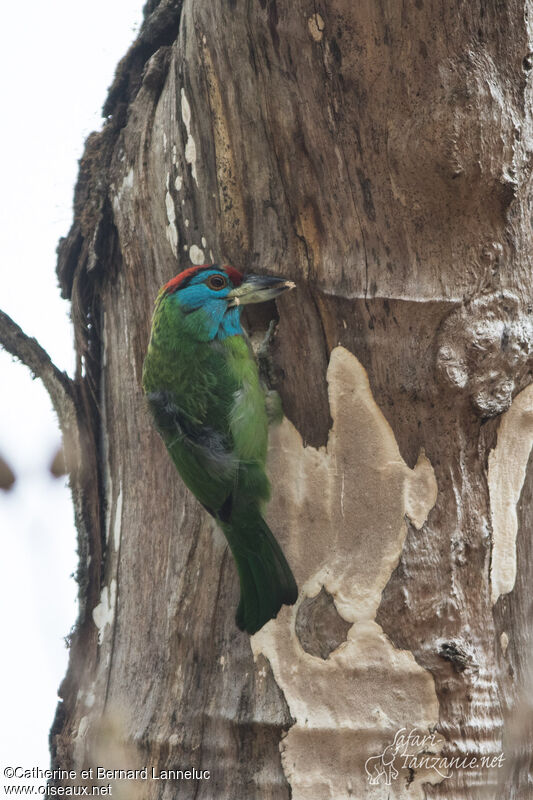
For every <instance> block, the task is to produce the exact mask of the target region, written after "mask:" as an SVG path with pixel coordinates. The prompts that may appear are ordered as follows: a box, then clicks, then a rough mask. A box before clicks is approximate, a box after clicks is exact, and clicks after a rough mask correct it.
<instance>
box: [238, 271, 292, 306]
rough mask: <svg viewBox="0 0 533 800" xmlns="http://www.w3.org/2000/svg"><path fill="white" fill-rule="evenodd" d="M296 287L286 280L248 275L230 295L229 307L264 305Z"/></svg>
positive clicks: (268, 276)
mask: <svg viewBox="0 0 533 800" xmlns="http://www.w3.org/2000/svg"><path fill="white" fill-rule="evenodd" d="M295 286H296V284H295V283H293V282H292V281H287V280H285V278H274V277H271V276H270V275H247V276H246V277H245V279H244V280H243V282H242V283H241V285H240V286H237V288H236V289H232V290H231V292H229V293H228V295H227V298H228V300H229V303H228V305H229V306H230V307H231V306H241V305H242V306H244V305H248V303H263V302H264V301H265V300H272V299H273V298H274V297H277V296H278V295H280V294H281V293H282V292H286V291H287V290H288V289H294V287H295Z"/></svg>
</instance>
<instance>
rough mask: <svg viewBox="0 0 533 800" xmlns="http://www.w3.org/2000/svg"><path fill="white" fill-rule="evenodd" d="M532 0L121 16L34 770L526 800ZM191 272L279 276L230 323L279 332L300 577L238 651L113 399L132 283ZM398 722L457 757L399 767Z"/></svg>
mask: <svg viewBox="0 0 533 800" xmlns="http://www.w3.org/2000/svg"><path fill="white" fill-rule="evenodd" d="M530 11H531V3H530V2H524V1H522V2H520V0H503V2H496V1H495V0H494V1H488V0H476V1H474V2H461V0H458V2H454V3H448V4H446V3H444V4H443V3H440V2H436V0H416V1H415V2H414V3H403V2H402V3H399V2H397V3H388V2H384V1H383V0H379V2H367V1H364V2H359V3H352V2H348V1H347V0H329V1H328V0H323V2H321V3H317V2H315V0H313V2H311V1H310V0H294V2H288V0H258V1H257V0H247V2H245V1H244V0H226V2H223V1H222V0H209V2H204V0H196V2H193V0H185V2H183V3H181V2H180V0H161V1H160V2H157V0H151V2H149V3H148V4H147V6H146V9H145V21H144V24H143V27H142V29H141V32H140V35H139V38H138V40H137V42H136V43H135V44H134V45H133V46H132V48H131V50H130V51H129V53H128V54H127V55H126V56H125V58H124V59H123V61H122V62H121V64H120V65H119V68H118V71H117V76H116V79H115V81H114V84H113V86H112V88H111V90H110V94H109V98H108V100H107V103H106V106H105V113H106V115H107V122H106V124H105V126H104V128H103V130H102V132H100V133H97V134H93V135H92V136H91V137H90V138H89V140H88V142H87V147H86V151H85V155H84V157H83V159H82V162H81V166H80V176H79V181H78V185H77V189H76V197H75V209H74V222H73V226H72V230H71V232H70V234H69V236H68V237H67V238H66V239H65V240H64V241H62V243H61V245H60V249H59V262H58V271H59V276H60V281H61V286H62V290H63V293H64V295H65V296H67V297H70V298H71V299H72V304H73V305H72V307H73V315H74V319H75V325H76V338H77V348H78V355H79V369H78V375H77V377H76V381H75V387H76V395H75V396H76V402H77V408H78V415H79V417H80V419H81V421H82V424H83V431H84V434H83V437H82V440H83V442H84V445H83V453H82V462H83V463H85V465H86V468H85V470H82V471H81V472H80V473H79V474H78V479H79V481H80V489H79V492H78V498H81V500H82V501H83V503H82V505H83V504H84V505H83V508H84V509H85V510H83V509H82V510H81V511H80V513H79V515H78V516H79V518H80V519H82V520H83V525H82V526H81V528H80V538H81V546H80V556H81V562H80V581H81V583H80V587H81V588H80V595H81V599H82V601H83V602H82V607H81V613H80V619H79V623H78V626H77V630H76V632H75V634H74V636H73V640H72V646H71V656H70V666H69V670H68V674H67V676H66V679H65V681H64V683H63V685H62V687H61V698H62V700H61V702H60V704H59V707H58V712H57V717H56V720H55V723H54V726H53V729H52V732H51V746H52V753H53V762H54V765H55V766H56V767H61V768H64V769H65V768H75V769H78V770H79V769H80V768H82V767H90V766H92V767H94V766H103V767H107V768H111V769H118V768H127V767H128V768H136V767H137V768H140V767H147V768H148V770H149V773H150V771H151V770H152V768H153V769H155V770H156V772H157V771H161V770H164V769H187V768H189V769H193V768H194V769H196V770H209V773H210V777H209V779H206V778H205V777H204V778H201V779H199V778H195V779H191V780H180V781H179V782H177V783H174V782H172V781H164V780H162V781H156V780H151V779H149V780H146V781H143V780H140V781H137V782H135V783H134V782H125V781H120V780H118V781H116V783H115V784H114V796H115V797H128V798H132V797H134V796H138V797H143V798H170V797H175V796H177V797H183V798H202V797H203V798H217V800H224V799H225V798H228V800H230V798H231V800H236V799H237V798H243V800H244V798H246V799H247V800H248V799H249V798H252V797H254V798H255V797H257V798H261V800H268V798H276V800H280V798H289V797H292V798H293V800H314V799H315V798H321V800H325V799H326V798H331V800H341V798H348V797H363V796H364V797H366V796H369V797H370V796H371V797H375V798H378V797H379V798H386V797H395V798H402V797H410V798H413V797H414V798H447V799H451V798H457V799H458V800H459V799H460V800H469V798H480V797H493V798H501V797H507V798H521V797H524V798H525V797H527V796H528V795H527V791H528V778H527V775H528V768H529V767H530V764H529V759H530V756H529V753H530V751H531V745H532V734H531V729H532V725H531V716H530V714H529V705H528V701H527V700H526V699H525V698H527V694H528V690H529V688H530V685H531V682H530V674H529V673H530V659H529V654H530V651H531V644H532V624H531V613H530V601H529V586H530V585H531V582H532V579H533V574H532V572H533V557H532V553H531V544H530V537H529V529H530V527H531V517H532V514H533V501H532V492H533V484H532V481H533V471H532V470H531V468H530V467H529V454H530V450H531V444H532V442H533V433H532V430H533V426H532V424H531V419H532V411H533V392H532V390H531V385H530V384H531V364H532V361H531V342H532V333H533V323H532V302H533V293H532V289H531V280H530V275H531V255H530V254H531V252H532V248H531V226H530V219H531V199H530V180H531V161H532V152H533V146H532V141H533V140H532V134H533V126H532V121H531V83H530V77H529V76H530V70H531V65H532V56H531V42H530V36H531V34H530V27H529V22H528V13H529V12H530ZM211 261H214V262H218V263H231V264H233V265H234V266H235V267H237V268H240V269H244V270H250V271H259V272H261V271H266V272H269V273H278V274H281V275H283V276H285V277H287V278H291V279H293V280H294V281H296V283H297V291H296V292H292V293H290V294H288V295H287V296H283V297H282V298H281V299H280V301H279V303H278V305H277V307H275V306H274V305H271V306H270V307H269V308H268V309H266V310H265V309H262V310H256V311H252V312H251V313H248V315H247V324H248V327H249V329H250V332H251V334H252V338H253V339H257V340H259V339H260V338H261V337H262V335H263V333H264V332H265V330H266V328H267V327H268V323H269V322H270V320H271V319H272V318H274V319H276V321H277V324H276V331H275V336H274V341H273V344H272V348H271V349H272V353H271V355H272V359H273V363H274V376H273V383H274V386H275V388H276V389H278V391H279V392H280V394H281V396H282V400H283V404H284V409H285V413H286V420H285V421H284V423H283V425H282V426H281V427H280V428H279V429H277V430H276V431H274V432H273V433H272V435H271V452H270V457H269V458H270V462H269V471H270V476H271V479H272V484H273V500H272V502H271V505H270V506H269V511H268V520H269V524H270V525H271V527H272V529H273V530H274V532H275V534H276V536H277V537H278V538H279V540H280V543H281V544H282V546H283V548H284V550H285V552H286V554H287V556H288V559H289V562H290V563H291V565H292V567H293V569H294V572H295V575H296V578H297V581H298V584H299V588H300V595H299V601H298V603H297V605H296V606H295V607H294V608H291V609H289V608H284V609H283V611H282V612H281V613H280V614H279V616H278V618H277V619H276V620H275V621H273V622H271V623H269V624H268V625H267V626H266V627H265V628H264V629H263V630H262V631H261V632H259V633H258V634H257V635H256V636H254V637H253V638H252V639H251V640H250V639H249V638H248V637H247V636H246V635H244V634H242V633H240V632H239V631H238V630H237V629H236V627H235V624H234V619H233V617H234V610H235V607H236V603H237V597H238V586H237V577H236V574H235V569H234V566H233V563H232V560H231V557H230V556H229V555H228V551H227V548H226V546H225V543H224V540H223V537H222V535H221V533H220V532H219V531H218V530H216V529H215V528H214V526H213V523H212V521H211V519H210V518H209V516H208V515H207V514H206V513H205V512H204V511H203V509H202V508H201V507H200V506H199V504H198V503H197V502H196V500H195V499H194V497H192V495H191V494H190V493H189V492H188V491H187V490H186V489H185V487H184V486H183V484H182V483H181V481H180V479H179V477H178V476H177V474H176V472H175V470H174V468H173V466H172V464H171V463H170V460H169V458H168V456H167V453H166V452H165V449H164V447H163V445H162V442H161V441H160V440H159V438H158V437H157V435H156V433H155V432H154V430H153V428H152V426H151V424H150V420H149V418H148V414H147V411H146V408H145V404H144V401H143V397H142V393H141V389H140V377H141V368H142V362H143V357H144V353H145V351H146V346H147V341H148V335H149V328H150V316H151V308H152V303H153V299H154V297H155V295H156V292H157V290H158V288H159V287H160V286H161V285H162V284H163V283H165V282H166V281H167V280H168V279H169V278H171V277H172V276H173V275H175V274H176V273H177V272H179V271H180V270H181V269H182V268H185V267H187V266H190V265H191V264H200V263H205V262H211ZM80 508H81V506H80ZM517 709H521V710H522V711H523V719H521V720H519V721H518V722H517V721H516V712H517ZM401 729H405V731H407V732H409V731H413V730H415V731H416V732H417V735H419V736H422V735H423V734H424V735H426V736H427V737H428V738H427V740H426V741H425V742H423V743H422V744H421V745H420V746H419V747H418V751H420V750H424V751H429V752H430V753H432V754H434V756H435V758H448V759H450V758H460V759H462V758H463V757H468V758H467V759H466V760H467V762H468V763H469V765H470V766H468V767H467V766H466V763H465V762H461V763H460V764H457V763H456V764H455V765H453V766H452V768H451V769H446V768H445V767H443V766H442V764H443V763H444V762H439V763H440V766H439V768H438V769H437V768H436V767H435V765H433V766H432V765H431V763H429V762H427V761H426V763H423V760H421V759H419V760H418V761H417V760H416V759H415V761H410V762H406V760H405V758H403V756H405V755H406V754H413V753H415V754H416V752H417V746H416V744H413V742H412V741H409V742H408V744H407V745H405V747H403V749H402V747H400V745H399V740H398V737H397V733H398V731H400V730H401ZM395 737H396V738H395ZM387 748H389V749H387ZM502 753H503V754H504V757H505V760H504V761H503V762H500V763H499V764H498V763H497V762H496V761H495V762H494V763H493V766H492V768H489V767H487V766H486V764H485V765H483V764H482V763H481V758H482V757H484V756H489V757H490V758H495V759H497V758H498V757H499V756H500V754H502ZM385 754H387V755H385ZM413 757H414V756H413ZM391 758H393V764H392V765H391ZM369 759H370V761H369ZM372 759H377V760H374V761H373V760H372ZM470 759H477V761H476V762H471V761H470ZM501 763H503V767H501V768H498V767H499V766H500V764H501ZM395 772H397V774H394V773H395ZM447 773H449V776H448V777H446V778H443V775H444V774H447ZM387 780H389V781H390V785H387Z"/></svg>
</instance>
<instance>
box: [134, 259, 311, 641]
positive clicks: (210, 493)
mask: <svg viewBox="0 0 533 800" xmlns="http://www.w3.org/2000/svg"><path fill="white" fill-rule="evenodd" d="M294 286H295V284H294V283H293V282H292V281H289V280H286V279H285V278H280V277H273V276H268V275H255V274H246V275H244V274H243V273H242V272H240V271H239V270H237V269H236V268H234V267H232V266H228V265H226V266H219V265H217V264H207V265H202V266H194V267H189V268H188V269H185V270H183V271H182V272H180V273H179V275H176V277H175V278H172V280H170V281H169V282H168V283H166V284H165V285H164V286H163V287H162V289H161V290H160V291H159V294H158V295H157V298H156V302H155V308H154V314H153V319H152V329H151V335H150V341H149V344H148V349H147V352H146V356H145V360H144V365H143V375H142V386H143V391H144V394H145V397H146V400H147V404H148V409H149V411H150V413H151V416H152V419H153V423H154V425H155V428H156V430H157V431H158V433H159V434H160V436H161V437H162V439H163V442H164V444H165V446H166V448H167V450H168V453H169V455H170V458H171V459H172V461H173V462H174V465H175V467H176V469H177V471H178V473H179V474H180V476H181V478H182V479H183V481H184V483H185V484H186V486H187V487H188V488H189V489H190V491H191V492H192V493H193V494H194V495H195V496H196V498H197V500H198V501H199V502H200V503H201V505H202V506H203V507H204V509H205V510H206V511H207V512H208V513H209V514H210V515H211V516H212V517H214V519H215V520H216V522H217V523H218V525H219V526H220V528H221V529H222V532H223V533H224V535H225V537H226V539H227V542H228V545H229V548H230V550H231V553H232V555H233V558H234V560H235V564H236V567H237V573H238V576H239V581H240V601H239V605H238V608H237V612H236V617H235V621H236V624H237V626H238V628H240V630H242V631H246V632H247V633H248V634H250V635H252V634H254V633H256V632H257V631H258V630H260V628H262V627H263V625H265V624H266V623H267V622H268V621H269V620H271V619H273V618H275V617H276V616H277V614H278V612H279V610H280V608H281V607H282V606H283V605H293V604H294V603H295V602H296V599H297V596H298V588H297V585H296V581H295V579H294V576H293V573H292V571H291V568H290V567H289V565H288V563H287V560H286V558H285V556H284V554H283V551H282V549H281V547H280V546H279V544H278V542H277V541H276V539H275V537H274V535H273V533H272V531H271V530H270V528H269V527H268V525H267V523H266V522H265V520H264V517H263V510H264V508H265V505H266V503H267V501H268V500H269V498H270V483H269V480H268V477H267V474H266V470H265V462H266V455H267V446H268V425H269V402H268V400H269V395H272V394H276V393H274V392H267V391H266V389H265V388H264V386H263V384H262V382H261V380H260V377H259V370H258V367H257V362H256V360H255V357H254V355H253V351H252V349H251V345H250V342H249V339H248V336H247V334H246V333H245V331H244V329H243V327H242V324H241V312H242V308H243V306H245V305H247V304H250V303H261V302H264V301H266V300H271V299H272V298H275V297H277V296H278V295H280V294H281V293H283V292H285V291H287V290H290V289H293V288H294ZM279 407H280V408H281V405H280V406H279ZM281 413H282V412H281Z"/></svg>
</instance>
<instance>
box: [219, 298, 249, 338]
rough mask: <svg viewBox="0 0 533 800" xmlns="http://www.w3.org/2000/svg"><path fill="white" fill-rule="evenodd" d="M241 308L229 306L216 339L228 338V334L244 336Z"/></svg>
mask: <svg viewBox="0 0 533 800" xmlns="http://www.w3.org/2000/svg"><path fill="white" fill-rule="evenodd" d="M242 332H243V331H242V328H241V309H240V308H239V306H234V307H233V308H228V310H227V311H226V313H225V314H224V316H223V317H222V321H221V322H220V324H219V326H218V331H217V333H216V336H215V339H219V340H222V339H227V338H228V336H239V335H241V336H242Z"/></svg>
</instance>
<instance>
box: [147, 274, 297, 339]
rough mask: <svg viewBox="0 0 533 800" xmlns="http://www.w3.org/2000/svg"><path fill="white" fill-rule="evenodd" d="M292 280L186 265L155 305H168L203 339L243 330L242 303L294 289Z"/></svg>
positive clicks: (164, 287) (270, 298)
mask: <svg viewBox="0 0 533 800" xmlns="http://www.w3.org/2000/svg"><path fill="white" fill-rule="evenodd" d="M294 285H295V284H294V283H293V282H292V281H288V280H285V278H279V277H272V276H268V275H243V274H242V273H241V272H239V271H238V270H236V269H234V268H233V267H230V266H224V267H220V266H218V265H217V264H208V265H204V266H200V267H189V269H186V270H184V271H183V272H180V274H179V275H176V277H175V278H172V280H170V281H169V282H168V283H167V284H165V286H163V288H162V289H161V291H160V293H159V295H158V300H157V303H158V307H161V305H163V304H164V305H167V304H169V303H170V304H171V306H172V307H173V308H174V309H175V311H176V312H178V313H179V314H180V317H181V319H182V320H183V323H184V324H185V325H186V327H187V329H188V330H189V332H190V333H191V335H194V336H195V338H198V339H202V340H206V339H214V338H219V339H223V338H225V337H226V336H232V335H235V334H239V333H242V329H241V327H240V312H241V308H242V306H244V305H247V304H249V303H262V302H264V301H265V300H272V299H273V298H274V297H277V296H278V295H280V294H281V293H282V292H285V291H287V290H288V289H293V288H294Z"/></svg>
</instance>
